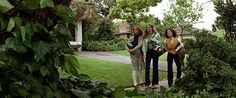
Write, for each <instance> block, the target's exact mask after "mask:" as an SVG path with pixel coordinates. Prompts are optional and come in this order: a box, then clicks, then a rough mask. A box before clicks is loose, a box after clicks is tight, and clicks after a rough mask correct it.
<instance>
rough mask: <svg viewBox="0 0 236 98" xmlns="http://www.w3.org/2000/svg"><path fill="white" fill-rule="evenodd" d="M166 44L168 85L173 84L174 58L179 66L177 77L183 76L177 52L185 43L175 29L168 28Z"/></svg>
mask: <svg viewBox="0 0 236 98" xmlns="http://www.w3.org/2000/svg"><path fill="white" fill-rule="evenodd" d="M164 46H165V48H166V50H167V51H168V55H167V63H168V85H169V86H171V85H172V84H173V60H174V61H175V64H176V66H177V78H180V77H181V72H182V70H181V62H180V58H179V56H178V54H177V52H178V51H179V50H180V49H181V48H182V47H183V44H182V43H181V41H180V40H179V39H178V36H177V33H176V31H175V30H172V29H167V30H166V31H165V41H164Z"/></svg>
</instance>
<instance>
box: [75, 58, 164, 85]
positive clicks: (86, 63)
mask: <svg viewBox="0 0 236 98" xmlns="http://www.w3.org/2000/svg"><path fill="white" fill-rule="evenodd" d="M78 60H79V62H80V65H79V66H80V69H79V71H80V73H82V74H87V75H89V76H90V77H91V78H92V79H95V80H99V81H102V82H107V83H109V84H111V85H113V86H131V85H132V75H131V72H132V69H131V65H128V64H122V63H116V62H111V61H104V60H99V59H95V58H87V57H78ZM159 76H160V80H163V79H166V77H167V73H166V72H162V71H159Z"/></svg>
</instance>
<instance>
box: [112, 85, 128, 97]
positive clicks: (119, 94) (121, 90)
mask: <svg viewBox="0 0 236 98" xmlns="http://www.w3.org/2000/svg"><path fill="white" fill-rule="evenodd" d="M112 95H113V97H114V98H125V90H124V87H117V88H116V90H115V91H114V92H113V94H112Z"/></svg>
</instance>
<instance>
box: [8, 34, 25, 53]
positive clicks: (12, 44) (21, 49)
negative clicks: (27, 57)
mask: <svg viewBox="0 0 236 98" xmlns="http://www.w3.org/2000/svg"><path fill="white" fill-rule="evenodd" d="M5 44H6V45H7V48H12V49H13V50H15V51H16V52H18V53H25V52H26V51H27V48H26V47H25V46H24V45H23V44H22V43H21V42H19V41H18V40H17V39H16V38H12V37H11V38H8V39H7V40H6V42H5Z"/></svg>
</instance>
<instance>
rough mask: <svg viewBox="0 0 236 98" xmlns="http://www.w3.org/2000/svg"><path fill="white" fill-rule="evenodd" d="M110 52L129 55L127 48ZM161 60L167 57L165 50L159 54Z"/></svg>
mask: <svg viewBox="0 0 236 98" xmlns="http://www.w3.org/2000/svg"><path fill="white" fill-rule="evenodd" d="M110 53H112V54H118V55H123V56H129V52H128V51H127V50H119V51H110ZM159 59H160V60H161V61H166V59H167V52H166V53H164V54H163V55H161V56H160V58H159Z"/></svg>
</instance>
